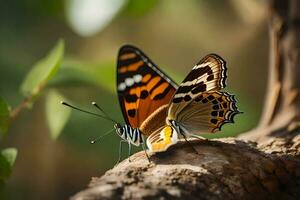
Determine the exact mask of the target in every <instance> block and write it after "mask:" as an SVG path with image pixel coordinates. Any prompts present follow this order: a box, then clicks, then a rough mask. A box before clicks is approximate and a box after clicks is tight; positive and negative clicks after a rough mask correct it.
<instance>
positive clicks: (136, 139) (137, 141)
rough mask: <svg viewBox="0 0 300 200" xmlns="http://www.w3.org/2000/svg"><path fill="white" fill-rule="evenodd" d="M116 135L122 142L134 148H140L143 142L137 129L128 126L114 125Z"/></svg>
mask: <svg viewBox="0 0 300 200" xmlns="http://www.w3.org/2000/svg"><path fill="white" fill-rule="evenodd" d="M114 128H115V130H116V133H117V134H118V135H119V136H120V137H121V138H122V139H123V140H124V141H127V142H128V143H130V144H133V145H135V146H140V145H141V144H142V143H143V142H144V140H143V136H142V134H141V131H140V130H139V129H138V128H132V127H131V126H130V125H127V124H125V125H123V126H121V125H120V124H115V126H114Z"/></svg>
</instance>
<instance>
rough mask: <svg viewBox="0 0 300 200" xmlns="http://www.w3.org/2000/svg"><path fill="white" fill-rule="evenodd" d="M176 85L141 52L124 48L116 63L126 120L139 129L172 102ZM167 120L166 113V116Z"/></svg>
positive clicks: (120, 96) (120, 97)
mask: <svg viewBox="0 0 300 200" xmlns="http://www.w3.org/2000/svg"><path fill="white" fill-rule="evenodd" d="M176 89H177V85H176V83H175V82H174V81H172V80H171V79H170V78H169V77H168V76H167V75H166V74H165V73H163V72H162V71H161V70H160V69H159V68H158V67H157V66H156V65H155V64H154V63H153V62H152V61H151V60H150V59H149V58H148V57H147V56H146V55H145V54H144V53H143V52H142V51H141V50H139V49H138V48H136V47H134V46H130V45H125V46H123V47H121V48H120V50H119V55H118V61H117V91H118V96H119V102H120V105H121V110H122V113H123V116H124V119H125V121H126V123H127V124H129V125H131V126H132V127H133V128H138V127H140V125H141V124H142V123H143V121H145V119H146V118H147V117H148V116H149V115H150V114H151V113H153V112H154V111H156V110H157V109H158V108H160V107H161V106H163V105H165V104H169V102H170V101H171V99H172V97H173V95H174V93H175V91H176ZM164 115H165V117H166V115H167V114H166V113H165V114H164Z"/></svg>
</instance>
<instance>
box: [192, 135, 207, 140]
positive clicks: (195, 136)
mask: <svg viewBox="0 0 300 200" xmlns="http://www.w3.org/2000/svg"><path fill="white" fill-rule="evenodd" d="M191 137H192V138H196V139H199V140H207V139H206V138H205V137H202V136H200V135H194V134H193V135H191Z"/></svg>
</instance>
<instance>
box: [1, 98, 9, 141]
mask: <svg viewBox="0 0 300 200" xmlns="http://www.w3.org/2000/svg"><path fill="white" fill-rule="evenodd" d="M8 127H9V108H8V105H7V103H6V102H5V101H4V100H3V99H2V98H1V97H0V136H3V135H4V134H5V133H6V132H7V130H8Z"/></svg>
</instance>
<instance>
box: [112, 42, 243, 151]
mask: <svg viewBox="0 0 300 200" xmlns="http://www.w3.org/2000/svg"><path fill="white" fill-rule="evenodd" d="M226 72H227V67H226V62H225V61H224V60H223V59H222V58H221V57H220V56H218V55H216V54H209V55H207V56H205V57H204V58H203V59H201V60H200V61H199V62H198V63H197V64H196V65H195V66H194V67H193V69H192V71H191V72H190V73H189V74H188V75H187V77H186V78H185V79H184V80H183V82H182V83H181V84H180V85H179V86H178V85H177V84H176V83H175V82H174V81H173V80H172V79H171V78H170V77H168V76H167V75H166V74H165V73H163V72H162V71H161V70H160V69H159V68H158V67H157V66H156V65H155V64H154V63H153V62H152V61H151V60H150V59H149V58H148V57H147V56H146V55H145V54H144V53H143V52H142V51H141V50H139V49H138V48H137V47H134V46H131V45H125V46H123V47H121V48H120V50H119V54H118V60H117V92H118V97H119V103H120V106H121V110H122V113H123V117H124V119H125V122H126V124H125V125H124V126H121V125H119V124H118V125H117V126H116V131H117V133H118V134H119V136H120V137H121V138H122V139H124V140H125V141H128V143H129V144H134V145H136V146H139V145H140V144H143V145H144V143H145V142H144V141H145V139H144V138H145V137H147V141H146V144H147V146H148V149H149V150H150V151H152V152H160V151H166V150H167V149H168V148H169V147H170V146H171V145H173V144H175V143H176V142H177V141H178V139H179V136H180V135H181V136H183V137H184V138H186V137H188V136H190V135H192V134H196V135H198V134H202V133H206V132H215V131H217V130H220V129H221V127H222V125H224V124H225V123H229V122H233V117H234V115H236V114H238V113H240V111H238V109H237V107H236V100H235V99H234V96H233V95H231V94H229V93H227V92H222V91H220V90H221V89H222V88H224V87H225V86H226V78H227V74H226Z"/></svg>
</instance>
